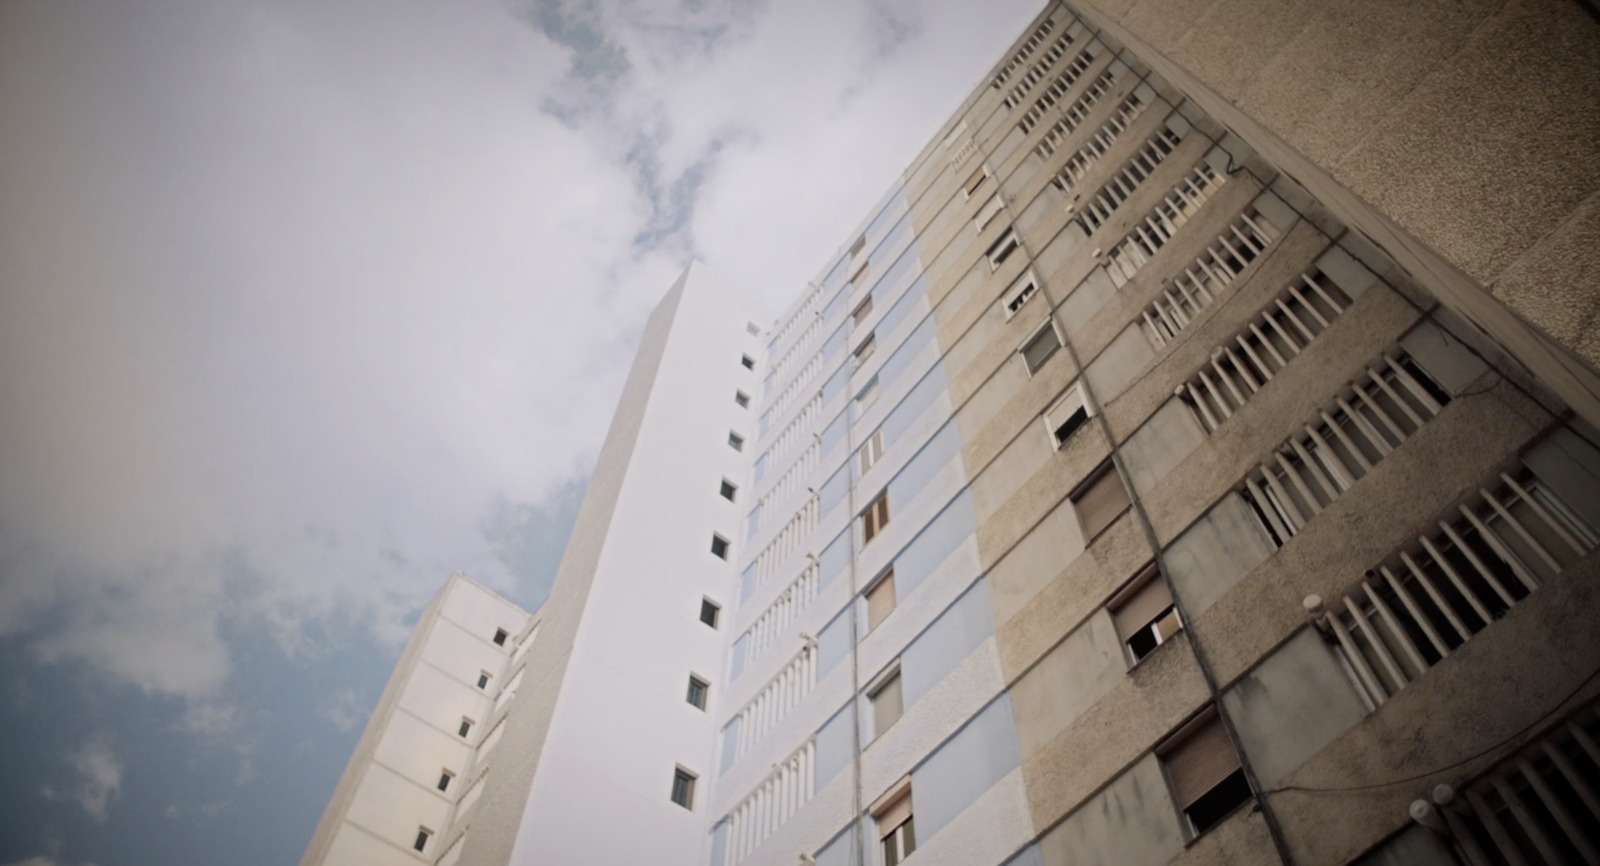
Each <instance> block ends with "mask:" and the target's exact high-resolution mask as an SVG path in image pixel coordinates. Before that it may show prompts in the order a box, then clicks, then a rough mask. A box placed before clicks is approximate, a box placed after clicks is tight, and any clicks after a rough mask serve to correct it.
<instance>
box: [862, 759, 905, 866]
mask: <svg viewBox="0 0 1600 866" xmlns="http://www.w3.org/2000/svg"><path fill="white" fill-rule="evenodd" d="M901 813H903V814H904V817H901ZM867 814H868V815H870V816H871V817H872V821H873V825H874V831H875V832H876V833H877V835H878V846H877V851H878V857H879V858H880V860H881V863H882V864H883V866H895V864H899V863H902V862H904V861H905V858H907V857H909V856H911V855H912V854H913V853H915V852H916V850H917V841H916V835H917V831H916V817H917V816H916V803H915V802H914V801H913V799H912V796H911V777H910V776H904V777H902V778H901V779H900V781H898V782H896V783H894V784H893V785H891V786H889V790H887V791H885V792H884V793H883V795H882V796H880V797H879V798H878V799H877V800H876V801H874V802H873V804H872V805H871V806H870V807H868V809H867ZM889 821H894V823H893V824H888V822H889ZM886 824H888V826H885V825H886Z"/></svg>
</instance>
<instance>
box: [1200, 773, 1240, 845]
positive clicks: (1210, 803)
mask: <svg viewBox="0 0 1600 866" xmlns="http://www.w3.org/2000/svg"><path fill="white" fill-rule="evenodd" d="M1249 799H1250V782H1249V781H1248V780H1246V779H1245V777H1244V769H1243V768H1240V769H1238V770H1234V771H1233V772H1232V773H1231V774H1229V776H1228V777H1227V778H1226V779H1223V780H1222V781H1221V782H1218V783H1217V785H1216V787H1214V788H1212V789H1211V790H1209V791H1207V792H1205V793H1204V794H1201V795H1200V799H1198V800H1196V801H1194V803H1193V804H1191V805H1190V806H1189V808H1187V809H1185V810H1183V814H1184V815H1186V816H1187V817H1188V818H1189V827H1190V829H1191V830H1193V831H1194V834H1195V835H1196V836H1198V835H1200V834H1201V833H1204V832H1205V831H1207V830H1210V829H1211V828H1212V827H1215V826H1217V825H1218V824H1220V823H1222V819H1223V818H1226V817H1228V815H1229V814H1231V813H1232V812H1233V810H1234V809H1237V808H1239V806H1240V805H1242V804H1243V803H1245V802H1246V801H1247V800H1249Z"/></svg>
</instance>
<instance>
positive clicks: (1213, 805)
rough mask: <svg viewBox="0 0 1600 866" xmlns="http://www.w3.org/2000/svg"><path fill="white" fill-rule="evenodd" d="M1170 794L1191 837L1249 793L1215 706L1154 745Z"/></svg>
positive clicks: (1244, 801)
mask: <svg viewBox="0 0 1600 866" xmlns="http://www.w3.org/2000/svg"><path fill="white" fill-rule="evenodd" d="M1156 755H1157V757H1159V758H1160V759H1161V765H1162V766H1163V767H1165V768H1166V771H1167V782H1168V784H1170V785H1171V786H1172V799H1173V802H1174V803H1176V804H1177V806H1178V810H1179V811H1181V812H1183V817H1184V822H1185V823H1186V824H1187V825H1188V826H1187V828H1186V829H1187V830H1188V836H1189V838H1191V839H1192V838H1194V837H1196V836H1199V835H1200V834H1201V833H1204V832H1206V831H1207V830H1209V829H1211V828H1212V827H1215V826H1216V825H1218V824H1220V823H1222V819H1224V818H1226V817H1228V815H1230V814H1232V812H1233V810H1235V809H1237V808H1239V807H1240V806H1242V805H1244V804H1245V803H1246V802H1248V801H1249V800H1250V798H1251V791H1250V782H1249V780H1248V779H1246V778H1245V775H1244V768H1243V767H1242V766H1241V765H1240V763H1239V754H1238V753H1237V752H1235V751H1234V750H1233V742H1232V741H1231V740H1229V739H1228V731H1227V729H1226V728H1224V727H1223V726H1222V719H1220V718H1218V717H1217V711H1216V708H1215V707H1211V708H1209V709H1207V710H1206V711H1205V712H1202V713H1201V714H1200V715H1199V716H1197V717H1196V718H1195V719H1194V720H1193V721H1191V722H1189V723H1188V724H1186V725H1184V726H1183V727H1182V728H1180V729H1178V731H1177V732H1176V733H1174V734H1173V735H1172V736H1171V737H1169V738H1168V739H1167V741H1166V742H1165V743H1163V744H1162V745H1161V746H1159V747H1158V748H1157V749H1156Z"/></svg>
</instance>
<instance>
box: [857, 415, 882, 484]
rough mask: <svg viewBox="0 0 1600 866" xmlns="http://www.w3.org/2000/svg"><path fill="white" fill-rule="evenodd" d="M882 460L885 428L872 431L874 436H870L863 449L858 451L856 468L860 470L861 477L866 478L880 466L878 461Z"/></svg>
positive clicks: (863, 443)
mask: <svg viewBox="0 0 1600 866" xmlns="http://www.w3.org/2000/svg"><path fill="white" fill-rule="evenodd" d="M882 459H883V428H882V427H879V428H878V429H876V430H874V431H872V435H871V436H868V437H867V440H866V441H865V442H862V443H861V447H860V448H859V449H857V450H856V467H857V468H858V469H859V471H860V474H861V477H863V478H864V477H866V474H867V472H869V471H870V470H871V469H872V467H874V466H876V465H878V461H880V460H882Z"/></svg>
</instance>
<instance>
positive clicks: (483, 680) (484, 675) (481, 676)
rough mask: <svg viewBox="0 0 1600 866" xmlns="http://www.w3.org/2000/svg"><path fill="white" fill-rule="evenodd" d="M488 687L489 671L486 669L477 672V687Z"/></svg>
mask: <svg viewBox="0 0 1600 866" xmlns="http://www.w3.org/2000/svg"><path fill="white" fill-rule="evenodd" d="M488 687H489V672H488V671H480V672H479V673H478V688H480V689H485V688H488Z"/></svg>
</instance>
